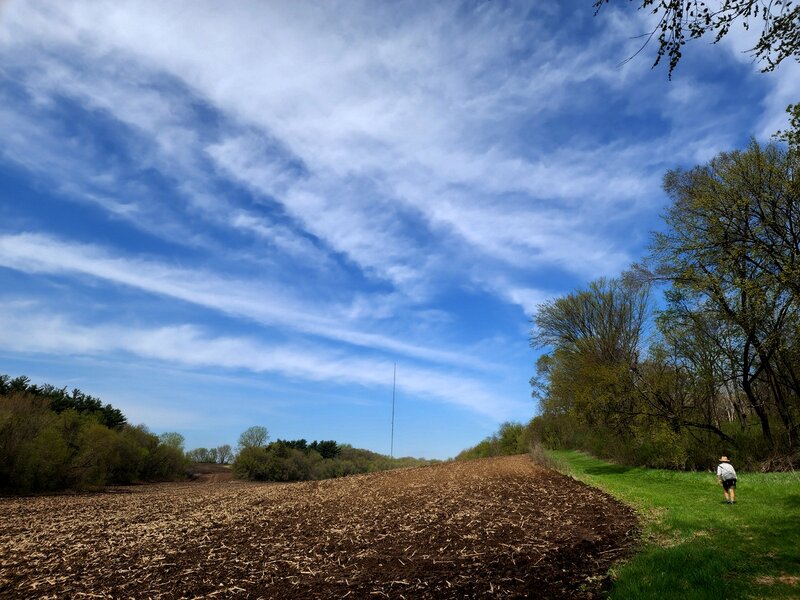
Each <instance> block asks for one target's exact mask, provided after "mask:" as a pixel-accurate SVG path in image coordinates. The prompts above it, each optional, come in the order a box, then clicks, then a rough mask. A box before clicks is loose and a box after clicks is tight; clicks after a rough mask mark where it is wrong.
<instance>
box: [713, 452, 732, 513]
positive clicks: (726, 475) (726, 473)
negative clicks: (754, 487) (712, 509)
mask: <svg viewBox="0 0 800 600" xmlns="http://www.w3.org/2000/svg"><path fill="white" fill-rule="evenodd" d="M717 481H719V482H720V484H722V493H723V494H724V495H725V502H727V503H728V504H735V503H736V470H735V469H734V468H733V465H732V464H731V461H729V460H728V457H727V456H721V457H720V458H719V466H718V467H717Z"/></svg>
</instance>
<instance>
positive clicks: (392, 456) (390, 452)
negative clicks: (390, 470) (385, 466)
mask: <svg viewBox="0 0 800 600" xmlns="http://www.w3.org/2000/svg"><path fill="white" fill-rule="evenodd" d="M396 387H397V363H394V373H393V375H392V445H391V449H390V450H389V457H390V458H394V391H395V388H396Z"/></svg>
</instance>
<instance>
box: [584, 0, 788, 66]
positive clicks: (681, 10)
mask: <svg viewBox="0 0 800 600" xmlns="http://www.w3.org/2000/svg"><path fill="white" fill-rule="evenodd" d="M631 1H633V0H631ZM609 2H611V0H595V2H594V7H595V14H597V13H598V12H599V11H600V10H601V8H602V7H603V6H604V5H605V4H608V3H609ZM636 2H637V3H638V4H639V9H640V10H648V11H650V12H651V13H653V14H654V15H656V16H657V18H658V22H657V24H656V26H655V28H654V29H653V30H652V31H651V32H650V33H649V34H647V35H646V36H645V37H646V41H645V45H646V44H647V43H648V42H649V41H650V40H651V39H652V38H653V37H656V39H657V40H658V51H657V54H656V60H655V62H654V64H653V66H656V65H658V64H659V63H660V62H661V59H662V58H664V57H665V56H666V57H667V60H668V61H669V74H670V75H672V72H673V71H674V70H675V67H676V66H677V65H678V62H679V61H680V60H681V57H682V56H683V49H684V45H685V44H686V41H687V39H697V38H701V37H703V36H705V35H711V36H713V37H714V43H717V42H719V41H720V40H721V39H722V38H723V37H725V36H726V35H727V34H728V33H729V32H730V30H731V28H732V27H734V26H737V27H742V28H743V29H750V28H751V27H753V28H755V27H759V26H760V27H761V33H760V35H759V38H758V42H757V43H756V45H755V46H754V47H753V48H751V49H750V51H751V52H752V54H753V55H754V57H755V58H756V60H757V61H759V62H761V63H762V65H763V70H764V71H772V70H773V69H775V67H777V66H778V65H779V64H780V63H781V62H783V61H784V60H786V59H787V58H791V57H794V58H795V59H797V60H800V5H797V4H795V2H793V0H773V1H770V2H762V1H761V0H718V1H715V2H707V1H705V0H636Z"/></svg>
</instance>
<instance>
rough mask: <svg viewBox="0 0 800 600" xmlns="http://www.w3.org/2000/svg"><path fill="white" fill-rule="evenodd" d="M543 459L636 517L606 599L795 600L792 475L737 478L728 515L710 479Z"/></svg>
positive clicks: (797, 526)
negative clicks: (631, 550)
mask: <svg viewBox="0 0 800 600" xmlns="http://www.w3.org/2000/svg"><path fill="white" fill-rule="evenodd" d="M551 457H552V458H553V459H555V461H556V463H557V464H558V465H559V467H562V466H563V470H564V471H565V472H567V473H568V474H569V475H572V476H573V477H575V478H576V479H579V480H581V481H584V482H586V483H588V484H590V485H592V486H594V487H598V488H600V489H603V490H605V491H606V492H608V493H610V494H611V495H613V496H614V497H616V498H618V499H619V500H621V501H623V502H625V503H626V504H629V505H630V506H633V507H634V508H635V509H636V510H637V512H638V513H639V515H640V517H641V520H642V524H643V540H642V547H641V549H640V551H639V552H638V553H637V554H636V555H635V556H633V558H631V559H630V560H629V561H628V562H626V563H625V564H623V565H620V566H618V567H616V568H615V569H614V570H613V571H612V579H613V581H614V584H613V587H612V589H611V592H610V598H614V599H619V600H622V599H625V598H636V599H639V598H659V599H669V598H676V599H677V598H679V599H680V600H694V599H698V600H700V599H705V598H708V599H709V600H710V599H714V600H718V599H720V598H726V599H733V598H795V599H800V475H798V473H739V478H738V483H737V489H736V500H737V502H736V504H733V505H728V504H725V503H724V500H723V496H722V487H721V486H720V485H719V484H717V478H716V475H715V474H714V473H712V472H705V473H699V472H691V473H685V472H676V471H662V470H657V469H643V468H632V467H623V466H619V465H614V464H610V463H607V462H604V461H601V460H598V459H595V458H592V457H590V456H588V455H586V454H583V453H580V452H573V451H557V452H552V453H551Z"/></svg>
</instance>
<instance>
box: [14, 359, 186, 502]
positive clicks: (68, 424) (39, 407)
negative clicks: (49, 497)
mask: <svg viewBox="0 0 800 600" xmlns="http://www.w3.org/2000/svg"><path fill="white" fill-rule="evenodd" d="M182 440H183V438H182V436H180V435H179V434H165V435H164V436H161V437H158V436H156V435H154V434H152V433H150V432H149V431H148V430H147V428H146V427H145V426H144V425H138V426H135V427H134V426H131V425H129V424H128V423H127V420H126V419H125V416H124V415H123V414H122V412H121V411H119V410H118V409H116V408H114V407H113V406H111V405H110V404H103V403H102V402H101V401H100V400H99V399H98V398H94V397H92V396H89V395H87V394H84V393H83V392H81V391H80V390H77V389H76V390H73V391H72V392H70V393H68V392H67V391H66V388H56V387H54V386H52V385H42V386H38V385H34V384H32V383H31V382H30V380H29V379H28V378H27V377H16V378H14V379H12V378H11V377H10V376H8V375H0V491H2V492H4V493H33V492H46V491H57V490H64V489H86V488H95V487H101V486H104V485H107V484H123V483H132V482H136V481H151V480H168V479H175V478H180V477H183V476H185V470H186V459H185V457H184V454H183V449H182V447H181V444H182Z"/></svg>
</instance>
